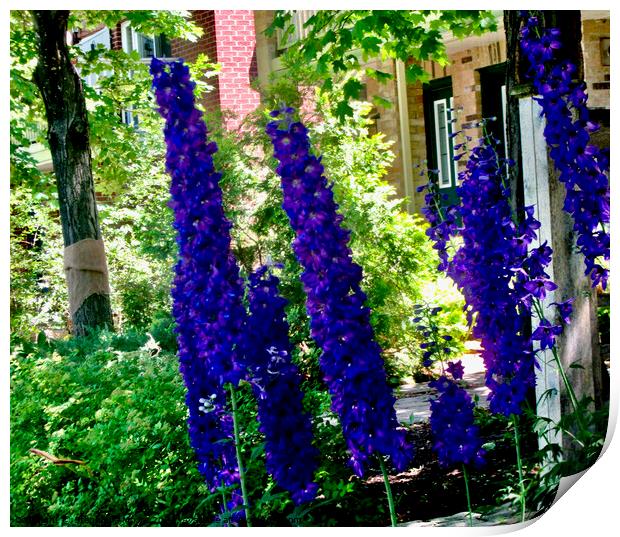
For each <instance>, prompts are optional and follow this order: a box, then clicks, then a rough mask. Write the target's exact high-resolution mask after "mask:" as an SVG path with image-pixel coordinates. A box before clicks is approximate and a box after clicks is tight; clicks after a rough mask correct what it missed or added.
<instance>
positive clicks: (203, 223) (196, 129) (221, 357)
mask: <svg viewBox="0 0 620 537" xmlns="http://www.w3.org/2000/svg"><path fill="white" fill-rule="evenodd" d="M151 74H152V75H153V88H154V90H155V97H156V100H157V104H158V106H159V113H160V114H161V115H162V116H163V118H164V119H165V120H166V124H165V129H164V135H165V139H166V146H167V150H166V169H167V171H168V173H169V174H170V176H171V179H172V181H171V185H170V194H171V200H170V207H171V208H172V210H173V211H174V227H175V229H176V230H177V245H178V262H177V264H176V267H175V279H174V285H173V288H172V297H173V302H174V304H173V315H174V318H175V321H176V334H177V341H178V346H179V352H178V355H179V362H180V366H179V369H180V372H181V374H182V376H183V379H184V382H185V386H186V388H187V395H186V403H187V406H188V409H189V418H188V426H189V437H190V442H191V445H192V447H193V449H194V451H195V453H196V457H197V459H198V469H199V470H200V472H201V473H202V475H203V476H204V478H205V481H206V483H207V485H208V487H209V489H210V491H211V492H215V491H216V490H217V489H221V488H222V486H224V487H229V488H231V489H232V490H231V497H230V500H228V503H227V505H223V506H222V507H223V510H224V512H226V513H231V516H232V518H233V520H235V519H237V520H238V519H239V518H240V517H242V516H243V511H242V510H240V506H242V505H243V504H244V502H243V498H242V495H241V494H240V493H239V489H238V487H239V484H240V475H239V468H240V465H239V462H238V460H237V457H236V449H235V443H234V442H233V441H232V437H233V434H234V424H233V416H232V415H231V413H230V412H229V410H228V405H227V390H226V387H227V386H228V385H230V386H231V389H234V387H235V386H236V385H237V384H238V382H239V380H240V379H241V378H242V377H243V375H244V368H243V365H242V356H241V349H242V347H243V345H242V343H243V339H242V338H243V330H244V326H245V322H246V311H245V307H244V305H243V302H242V297H243V292H244V291H243V282H242V280H241V278H240V277H239V269H238V267H237V264H236V262H235V259H234V257H233V255H232V253H231V250H230V241H231V239H230V229H231V223H230V222H229V221H228V220H227V219H226V217H225V215H224V209H223V207H222V191H221V188H220V186H219V180H220V177H221V175H220V174H219V173H217V172H216V171H215V170H214V167H213V158H212V155H213V153H215V152H216V151H217V146H216V144H215V143H214V142H208V141H207V129H206V126H205V124H204V121H203V119H202V113H201V112H200V111H199V110H198V109H197V108H196V107H195V103H194V92H193V90H194V83H193V82H192V81H191V80H190V75H189V70H188V68H187V66H186V65H184V64H183V62H182V61H178V62H172V63H169V64H166V63H164V62H162V61H159V60H157V59H153V61H152V63H151ZM246 507H247V506H246Z"/></svg>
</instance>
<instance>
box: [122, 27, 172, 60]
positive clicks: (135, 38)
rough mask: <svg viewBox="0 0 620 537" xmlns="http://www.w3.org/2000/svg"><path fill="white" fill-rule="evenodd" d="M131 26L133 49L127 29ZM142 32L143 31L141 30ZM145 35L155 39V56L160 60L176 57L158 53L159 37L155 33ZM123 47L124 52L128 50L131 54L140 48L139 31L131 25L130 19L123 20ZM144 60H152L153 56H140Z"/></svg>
mask: <svg viewBox="0 0 620 537" xmlns="http://www.w3.org/2000/svg"><path fill="white" fill-rule="evenodd" d="M128 28H129V30H131V50H129V46H128V45H129V43H128V42H127V29H128ZM140 33H141V32H140ZM142 35H143V36H144V37H147V38H149V39H152V40H153V49H154V50H153V52H154V54H155V57H156V58H158V59H160V60H171V59H174V58H169V57H167V56H159V55H158V54H157V48H156V47H157V39H156V37H157V36H156V35H155V34H142ZM121 47H122V48H123V52H126V53H127V54H130V53H131V52H133V51H134V50H135V51H137V50H138V48H139V47H138V32H137V31H136V30H135V29H134V27H133V26H131V22H130V21H123V22H121ZM140 59H141V60H142V61H145V62H150V61H151V58H140Z"/></svg>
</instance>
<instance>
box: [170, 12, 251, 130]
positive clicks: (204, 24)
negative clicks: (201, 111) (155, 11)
mask: <svg viewBox="0 0 620 537" xmlns="http://www.w3.org/2000/svg"><path fill="white" fill-rule="evenodd" d="M192 20H193V21H194V22H195V23H196V24H197V25H198V26H200V27H201V28H202V29H203V31H204V34H203V35H202V37H201V38H200V39H198V41H196V42H194V43H192V42H190V41H183V40H181V39H173V41H172V55H173V56H174V57H177V58H183V59H184V60H186V61H188V62H192V61H194V60H195V59H196V56H198V54H200V53H204V54H206V55H207V56H208V57H209V60H211V61H212V62H214V63H219V64H220V66H221V70H220V73H219V75H218V76H217V77H214V78H212V79H211V80H210V83H211V84H213V85H214V86H215V89H214V90H213V91H211V92H210V93H209V94H207V96H206V97H205V99H204V105H205V109H206V110H208V111H222V112H230V114H224V126H225V127H226V128H227V129H235V128H237V127H238V126H239V124H240V123H241V121H242V119H243V118H244V117H245V115H246V114H248V113H249V112H251V111H253V110H254V109H255V108H256V107H257V106H258V104H259V103H260V95H259V93H258V92H257V91H255V90H253V89H252V88H251V86H250V83H251V82H252V81H253V80H254V79H255V78H257V77H258V69H257V65H256V31H255V27H254V13H253V11H251V10H215V11H212V10H195V11H192Z"/></svg>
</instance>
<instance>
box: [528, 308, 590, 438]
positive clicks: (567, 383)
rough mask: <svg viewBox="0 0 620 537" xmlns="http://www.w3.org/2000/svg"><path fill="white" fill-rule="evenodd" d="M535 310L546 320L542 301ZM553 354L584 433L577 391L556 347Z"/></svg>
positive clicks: (552, 351)
mask: <svg viewBox="0 0 620 537" xmlns="http://www.w3.org/2000/svg"><path fill="white" fill-rule="evenodd" d="M533 304H534V309H535V310H536V314H537V315H538V319H539V320H541V321H542V320H546V317H545V314H544V312H543V309H542V304H541V302H540V300H538V299H536V300H534V302H533ZM551 354H552V355H553V359H554V361H555V363H556V366H557V368H558V371H559V373H560V376H561V377H562V382H563V383H564V387H565V388H566V393H567V394H568V398H569V399H570V402H571V405H572V407H573V410H574V411H575V416H576V418H577V423H578V425H579V428H580V429H581V431H582V432H584V431H585V426H584V424H583V416H582V415H581V409H580V407H579V403H578V402H577V396H576V395H575V390H574V389H573V385H572V384H571V382H570V380H568V377H567V376H566V371H564V367H563V366H562V362H561V361H560V356H559V354H558V349H557V347H556V346H555V345H554V346H553V347H552V348H551Z"/></svg>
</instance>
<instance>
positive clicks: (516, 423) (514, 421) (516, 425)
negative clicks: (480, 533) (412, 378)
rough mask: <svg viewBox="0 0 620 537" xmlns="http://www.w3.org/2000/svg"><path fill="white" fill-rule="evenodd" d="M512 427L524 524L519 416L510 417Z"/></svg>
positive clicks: (523, 485) (523, 487) (523, 490)
mask: <svg viewBox="0 0 620 537" xmlns="http://www.w3.org/2000/svg"><path fill="white" fill-rule="evenodd" d="M512 425H513V428H514V432H515V449H516V450H517V470H518V472H519V488H520V490H521V498H520V501H521V522H525V483H524V481H523V465H522V463H521V444H520V440H519V416H517V415H516V414H513V415H512Z"/></svg>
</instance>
